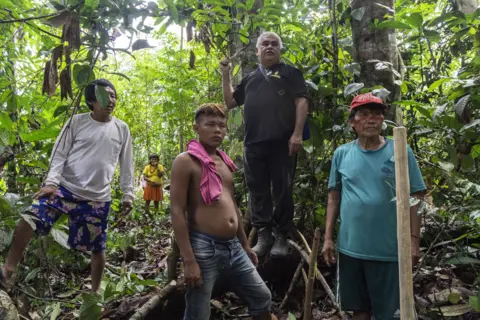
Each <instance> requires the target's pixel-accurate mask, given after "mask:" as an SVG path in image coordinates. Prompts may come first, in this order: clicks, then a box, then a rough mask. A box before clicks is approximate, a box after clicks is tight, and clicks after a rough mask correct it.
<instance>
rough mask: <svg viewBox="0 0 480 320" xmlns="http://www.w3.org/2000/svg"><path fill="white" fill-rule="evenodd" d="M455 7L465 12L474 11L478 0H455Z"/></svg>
mask: <svg viewBox="0 0 480 320" xmlns="http://www.w3.org/2000/svg"><path fill="white" fill-rule="evenodd" d="M456 4H457V9H458V10H459V11H461V12H463V13H465V14H468V13H474V12H475V10H477V7H478V0H456Z"/></svg>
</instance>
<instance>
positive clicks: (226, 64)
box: [220, 58, 231, 75]
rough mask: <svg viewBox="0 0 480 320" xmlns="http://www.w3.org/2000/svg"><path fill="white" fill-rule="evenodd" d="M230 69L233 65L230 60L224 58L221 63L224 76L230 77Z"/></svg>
mask: <svg viewBox="0 0 480 320" xmlns="http://www.w3.org/2000/svg"><path fill="white" fill-rule="evenodd" d="M230 67H231V64H230V60H228V58H223V59H222V60H221V61H220V71H222V75H228V73H229V72H230Z"/></svg>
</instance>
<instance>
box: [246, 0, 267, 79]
mask: <svg viewBox="0 0 480 320" xmlns="http://www.w3.org/2000/svg"><path fill="white" fill-rule="evenodd" d="M242 2H243V3H246V2H247V1H244V0H242ZM262 7H263V0H255V2H254V4H253V6H252V9H251V10H250V11H249V14H252V15H254V14H256V12H257V11H258V10H260V9H262ZM262 31H263V30H262V29H260V28H257V29H256V30H254V31H252V32H251V33H250V34H249V37H248V38H249V39H250V43H249V45H248V47H247V48H246V49H245V51H244V52H243V57H242V58H243V59H242V64H241V68H242V75H243V76H246V75H247V74H249V73H250V72H252V71H253V70H255V69H256V68H257V63H258V58H257V55H256V47H257V39H258V36H259V35H260V33H262Z"/></svg>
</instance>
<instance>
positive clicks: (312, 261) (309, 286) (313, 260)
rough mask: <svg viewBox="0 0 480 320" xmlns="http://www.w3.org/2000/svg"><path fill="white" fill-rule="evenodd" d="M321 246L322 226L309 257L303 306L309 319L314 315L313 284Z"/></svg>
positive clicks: (306, 317) (317, 232)
mask: <svg viewBox="0 0 480 320" xmlns="http://www.w3.org/2000/svg"><path fill="white" fill-rule="evenodd" d="M319 246H320V228H316V229H315V236H314V238H313V244H312V253H311V254H310V257H309V263H308V264H309V265H310V266H309V268H308V282H307V283H306V284H305V287H306V288H305V304H304V307H303V320H309V319H310V318H311V317H312V296H313V284H314V283H315V270H316V269H317V255H318V247H319Z"/></svg>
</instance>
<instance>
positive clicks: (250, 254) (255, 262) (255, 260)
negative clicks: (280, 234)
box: [244, 247, 258, 267]
mask: <svg viewBox="0 0 480 320" xmlns="http://www.w3.org/2000/svg"><path fill="white" fill-rule="evenodd" d="M244 250H245V252H246V253H247V256H248V257H249V258H250V260H251V261H252V263H253V265H254V266H255V267H256V266H257V265H258V257H257V254H256V253H255V252H253V250H252V248H250V247H248V248H246V249H244Z"/></svg>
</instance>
